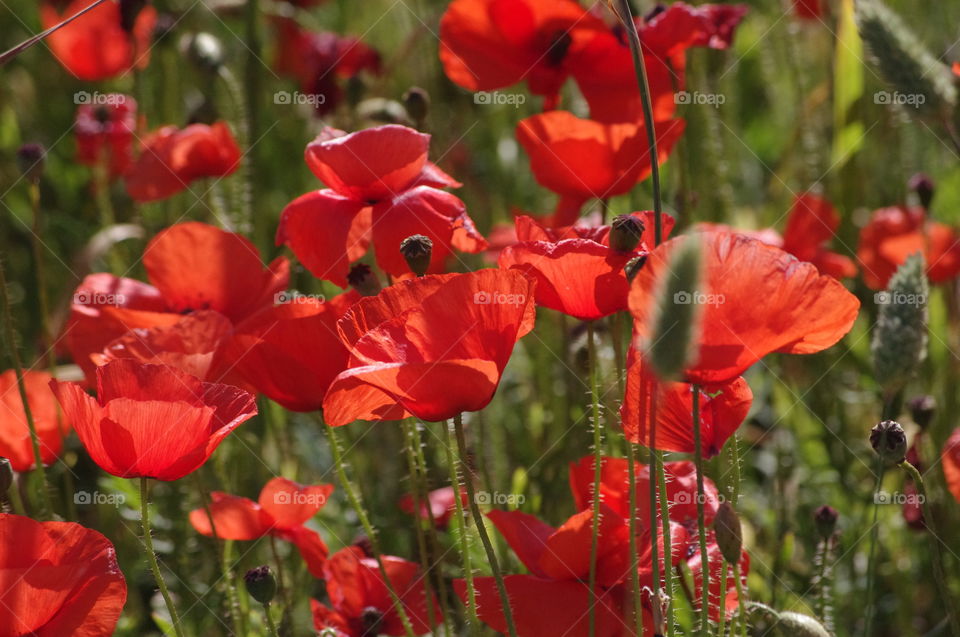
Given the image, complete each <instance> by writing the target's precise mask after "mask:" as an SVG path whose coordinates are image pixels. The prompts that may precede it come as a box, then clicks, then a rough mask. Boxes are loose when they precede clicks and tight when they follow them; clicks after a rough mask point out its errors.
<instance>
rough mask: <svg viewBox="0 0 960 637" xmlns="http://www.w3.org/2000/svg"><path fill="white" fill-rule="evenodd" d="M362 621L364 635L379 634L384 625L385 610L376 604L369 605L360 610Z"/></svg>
mask: <svg viewBox="0 0 960 637" xmlns="http://www.w3.org/2000/svg"><path fill="white" fill-rule="evenodd" d="M360 623H361V624H362V625H363V634H364V635H379V634H380V633H381V632H382V631H381V628H382V625H383V611H381V610H380V609H379V608H377V607H375V606H367V607H366V608H364V609H363V610H362V611H361V612H360Z"/></svg>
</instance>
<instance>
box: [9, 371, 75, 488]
mask: <svg viewBox="0 0 960 637" xmlns="http://www.w3.org/2000/svg"><path fill="white" fill-rule="evenodd" d="M51 380H52V377H51V376H50V374H48V373H47V372H35V371H25V372H24V373H23V382H24V385H25V387H26V390H27V403H28V404H29V405H30V412H31V415H32V416H33V424H34V427H35V428H36V432H37V437H38V438H39V439H40V459H41V460H42V461H43V464H44V465H49V464H52V463H53V462H54V461H55V460H56V459H57V458H58V457H59V456H60V452H61V451H62V449H63V439H64V438H65V437H66V436H67V435H69V433H70V425H69V423H68V422H67V420H66V418H64V417H63V416H61V415H60V410H59V408H58V407H57V401H56V398H55V397H54V395H53V392H51V391H50V381H51ZM61 421H62V422H61ZM0 457H3V458H7V459H8V460H9V461H10V466H11V467H13V470H14V471H17V472H21V473H22V472H25V471H30V470H31V469H33V468H34V464H35V463H34V456H33V441H32V440H31V437H30V428H29V427H28V426H27V416H26V413H25V412H24V410H23V401H22V400H21V399H20V393H19V391H18V388H17V374H16V372H14V371H13V370H12V369H8V370H7V371H5V372H3V373H2V374H0Z"/></svg>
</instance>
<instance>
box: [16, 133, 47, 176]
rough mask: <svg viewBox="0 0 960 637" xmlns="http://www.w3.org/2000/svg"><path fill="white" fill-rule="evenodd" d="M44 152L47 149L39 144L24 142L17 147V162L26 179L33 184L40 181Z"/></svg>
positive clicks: (45, 152)
mask: <svg viewBox="0 0 960 637" xmlns="http://www.w3.org/2000/svg"><path fill="white" fill-rule="evenodd" d="M46 154H47V149H46V148H44V147H43V146H42V145H41V144H32V143H31V144H24V145H23V146H21V147H20V148H18V149H17V164H18V165H19V166H20V172H21V173H23V176H24V177H25V178H26V179H27V181H29V182H31V183H34V184H36V183H40V177H42V176H43V165H44V163H45V160H44V158H45V157H46Z"/></svg>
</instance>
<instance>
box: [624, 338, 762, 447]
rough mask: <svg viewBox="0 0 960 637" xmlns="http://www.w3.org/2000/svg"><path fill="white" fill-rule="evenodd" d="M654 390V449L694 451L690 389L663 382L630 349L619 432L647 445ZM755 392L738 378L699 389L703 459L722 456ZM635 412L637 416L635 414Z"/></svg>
mask: <svg viewBox="0 0 960 637" xmlns="http://www.w3.org/2000/svg"><path fill="white" fill-rule="evenodd" d="M654 391H656V392H657V403H656V418H657V439H656V448H657V449H659V450H661V451H676V452H680V453H693V452H694V451H695V450H696V446H695V445H694V440H693V386H692V385H689V384H687V383H669V382H668V383H661V382H659V381H658V380H657V379H656V377H655V376H654V374H653V372H652V370H651V369H650V368H649V367H648V366H646V365H644V364H643V362H642V360H641V359H640V357H639V356H637V354H636V350H634V349H633V348H630V350H629V352H628V353H627V387H626V393H625V395H624V398H623V404H622V405H621V406H620V419H621V421H622V423H623V431H624V434H625V435H626V436H627V439H628V440H630V441H631V442H635V443H640V444H644V445H647V446H649V444H650V424H649V419H650V408H649V404H650V401H651V399H652V395H653V392H654ZM752 403H753V392H751V391H750V386H749V385H748V384H747V381H745V380H744V379H743V377H742V376H737V377H736V378H735V379H733V380H732V381H730V382H725V383H716V384H710V385H704V386H703V387H701V388H700V436H701V438H700V443H701V448H702V450H703V455H704V457H705V458H712V457H713V456H715V455H717V454H718V453H720V450H721V449H723V445H724V444H725V443H726V442H727V439H728V438H730V436H732V435H733V434H734V432H736V430H737V427H739V426H740V423H742V422H743V420H744V418H746V417H747V413H748V412H749V411H750V405H751V404H752ZM638 412H639V413H638Z"/></svg>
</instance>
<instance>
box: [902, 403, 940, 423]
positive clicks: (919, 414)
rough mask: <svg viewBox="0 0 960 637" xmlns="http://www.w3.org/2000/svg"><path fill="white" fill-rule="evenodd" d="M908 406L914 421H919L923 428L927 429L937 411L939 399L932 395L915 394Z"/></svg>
mask: <svg viewBox="0 0 960 637" xmlns="http://www.w3.org/2000/svg"><path fill="white" fill-rule="evenodd" d="M907 406H908V408H909V409H910V416H911V417H912V418H913V422H915V423H917V425H918V426H919V427H920V428H921V429H926V428H927V427H928V426H929V425H930V423H931V421H933V416H934V414H935V413H936V412H937V400H936V398H934V397H933V396H930V395H924V396H915V397H913V398H911V399H910V402H909V403H908V405H907Z"/></svg>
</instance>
